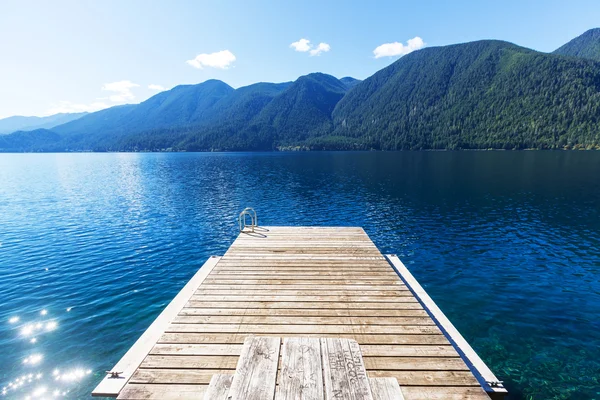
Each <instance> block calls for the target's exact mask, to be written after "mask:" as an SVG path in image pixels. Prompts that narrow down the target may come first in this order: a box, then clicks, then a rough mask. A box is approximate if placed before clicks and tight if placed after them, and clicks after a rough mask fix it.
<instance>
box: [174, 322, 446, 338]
mask: <svg viewBox="0 0 600 400" xmlns="http://www.w3.org/2000/svg"><path fill="white" fill-rule="evenodd" d="M165 332H187V333H226V332H227V333H247V334H256V335H262V334H263V333H281V334H282V335H281V336H290V334H295V336H299V335H304V334H306V333H319V334H334V333H335V334H340V333H362V334H365V333H366V334H373V333H381V334H417V335H418V334H439V333H440V329H439V328H438V327H437V326H435V325H401V326H380V325H373V326H369V325H367V326H358V325H256V324H244V325H238V324H231V325H227V324H206V325H203V324H170V325H169V326H168V327H167V329H166V330H165ZM284 334H286V335H284Z"/></svg>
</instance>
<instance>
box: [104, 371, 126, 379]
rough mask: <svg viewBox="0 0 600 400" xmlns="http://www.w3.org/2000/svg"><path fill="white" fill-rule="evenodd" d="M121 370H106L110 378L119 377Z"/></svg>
mask: <svg viewBox="0 0 600 400" xmlns="http://www.w3.org/2000/svg"><path fill="white" fill-rule="evenodd" d="M122 373H123V372H118V371H106V374H107V375H110V377H111V378H113V379H115V378H121V377H120V376H119V375H121V374H122Z"/></svg>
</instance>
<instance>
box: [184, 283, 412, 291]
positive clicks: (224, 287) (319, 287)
mask: <svg viewBox="0 0 600 400" xmlns="http://www.w3.org/2000/svg"><path fill="white" fill-rule="evenodd" d="M205 290H278V291H284V290H345V291H347V292H350V293H353V292H355V291H365V292H366V291H375V292H398V291H402V292H404V291H408V288H407V287H406V286H404V285H389V286H386V285H378V286H371V285H369V284H367V285H329V284H319V285H277V286H275V285H252V286H248V285H243V284H237V285H221V284H214V285H213V284H209V283H204V284H203V285H202V286H201V287H200V288H198V290H197V291H196V293H198V292H200V291H205Z"/></svg>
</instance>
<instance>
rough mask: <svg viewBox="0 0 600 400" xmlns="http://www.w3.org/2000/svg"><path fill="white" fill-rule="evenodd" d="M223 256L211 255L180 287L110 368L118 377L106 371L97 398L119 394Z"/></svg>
mask: <svg viewBox="0 0 600 400" xmlns="http://www.w3.org/2000/svg"><path fill="white" fill-rule="evenodd" d="M220 259H221V257H218V256H211V257H210V258H209V259H208V260H206V262H205V263H204V264H203V265H202V267H200V269H199V270H198V271H197V272H196V273H195V274H194V276H193V277H192V279H190V280H189V281H188V283H187V284H186V285H185V286H184V287H183V289H181V291H180V292H179V293H178V294H177V296H175V298H174V299H173V300H171V302H170V303H169V305H168V306H167V307H166V308H165V309H164V310H163V311H162V312H161V313H160V314H159V316H158V317H156V319H155V320H154V322H152V325H150V327H148V329H147V330H146V331H145V332H144V333H143V334H142V336H140V338H139V339H138V340H137V341H136V342H135V343H134V344H133V346H131V348H130V349H129V350H128V351H127V353H125V355H124V356H123V357H122V358H121V359H120V360H119V362H117V364H116V365H115V366H114V367H113V368H112V369H111V371H114V372H118V377H111V375H110V374H106V376H105V377H104V379H102V381H101V382H100V383H99V384H98V386H96V388H95V389H94V390H93V391H92V396H94V397H117V396H118V395H119V392H121V389H123V387H124V386H125V384H126V383H127V382H128V381H129V379H130V378H131V376H132V375H133V373H134V372H135V371H136V369H137V368H138V367H139V366H140V364H141V363H142V361H144V358H146V356H147V355H148V353H149V352H150V351H151V350H152V348H153V347H154V345H155V344H156V342H157V341H158V339H159V338H160V336H161V335H162V333H163V332H164V330H165V328H166V327H167V325H168V324H169V323H170V322H171V321H172V320H173V318H175V316H176V315H177V313H178V312H179V310H181V308H183V306H184V305H185V304H186V303H187V302H188V301H189V299H190V298H191V297H192V295H193V294H194V292H195V291H196V289H198V287H199V286H200V285H201V284H202V282H204V280H205V279H206V277H207V276H208V274H209V273H210V272H211V271H212V270H213V268H214V267H215V265H217V263H218V262H219V260H220Z"/></svg>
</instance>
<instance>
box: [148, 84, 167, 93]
mask: <svg viewBox="0 0 600 400" xmlns="http://www.w3.org/2000/svg"><path fill="white" fill-rule="evenodd" d="M148 89H150V90H158V91H159V92H162V91H163V90H167V89H165V87H164V86H162V85H157V84H155V83H151V84H149V85H148Z"/></svg>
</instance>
